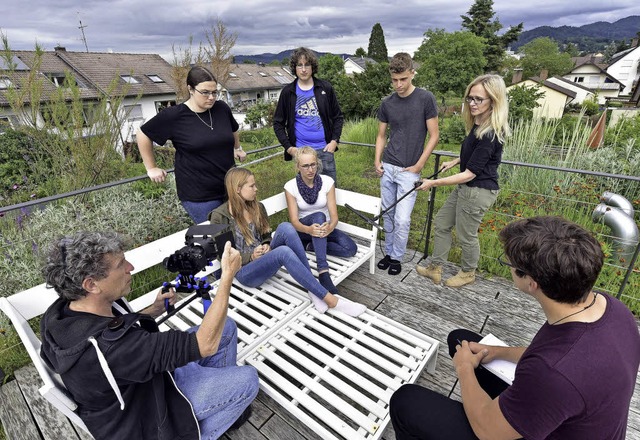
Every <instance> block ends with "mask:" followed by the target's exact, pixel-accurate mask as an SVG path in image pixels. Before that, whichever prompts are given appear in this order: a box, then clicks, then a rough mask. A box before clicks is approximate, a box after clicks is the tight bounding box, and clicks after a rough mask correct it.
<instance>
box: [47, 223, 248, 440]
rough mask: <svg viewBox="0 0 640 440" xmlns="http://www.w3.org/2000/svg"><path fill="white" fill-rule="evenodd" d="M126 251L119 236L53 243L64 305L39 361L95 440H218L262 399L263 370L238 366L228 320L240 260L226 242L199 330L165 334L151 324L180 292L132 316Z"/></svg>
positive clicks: (81, 236)
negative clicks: (57, 376) (60, 384)
mask: <svg viewBox="0 0 640 440" xmlns="http://www.w3.org/2000/svg"><path fill="white" fill-rule="evenodd" d="M124 249H125V240H124V239H123V237H121V236H119V235H118V234H116V233H112V232H106V233H100V232H79V233H77V234H75V235H73V236H70V237H65V238H62V239H60V240H58V241H57V242H56V243H54V244H53V246H52V248H51V251H50V253H49V255H48V258H47V261H46V264H45V266H44V269H43V274H44V277H45V279H46V282H47V285H48V286H49V287H52V288H53V289H55V290H56V292H57V293H58V295H59V296H60V298H59V299H58V300H56V301H55V302H54V303H53V304H52V305H51V307H49V309H48V310H47V312H46V313H45V315H44V317H43V319H42V322H41V337H42V350H41V356H42V358H43V359H44V361H45V362H46V363H47V364H48V365H49V366H50V367H51V368H52V369H53V370H54V371H55V372H56V373H58V374H60V376H61V378H62V381H63V382H64V384H65V386H66V387H67V389H68V390H69V392H70V393H71V395H72V396H73V398H74V400H75V401H76V402H77V404H78V409H77V411H78V415H79V416H80V418H81V419H82V420H83V422H84V423H85V425H86V426H87V428H88V429H89V431H90V432H91V434H92V435H93V436H94V438H96V439H107V438H109V439H111V438H135V439H167V440H168V439H175V438H183V439H191V438H193V439H197V438H203V439H204V438H206V439H215V438H218V437H219V436H220V435H222V433H224V432H225V431H226V430H227V429H228V428H230V427H232V425H234V424H235V425H236V426H239V424H240V423H242V422H243V421H244V420H246V418H247V417H248V414H249V410H248V407H249V405H250V403H251V401H252V400H253V399H254V398H255V396H256V394H257V393H258V376H257V372H256V370H255V369H254V368H253V367H251V366H240V367H239V366H236V354H237V351H236V350H237V349H236V347H237V328H236V324H235V323H234V322H233V321H232V320H231V319H228V318H227V307H228V303H229V292H230V289H231V283H232V281H233V277H234V276H235V273H236V272H237V271H238V269H239V268H240V265H241V260H240V254H239V253H238V251H236V250H235V249H233V248H231V245H230V243H227V244H226V246H225V249H224V253H223V255H222V261H221V264H222V269H223V273H222V277H221V279H220V282H219V285H218V289H217V292H216V295H215V299H214V300H213V302H212V304H211V306H210V307H209V309H208V311H207V312H206V314H205V315H204V318H203V320H202V324H201V325H200V326H199V327H198V328H193V329H191V330H190V331H187V332H183V331H178V330H168V331H166V332H159V331H158V326H157V325H156V322H155V320H154V319H153V318H154V317H157V316H159V315H160V314H162V312H163V311H164V301H165V300H169V302H170V303H174V302H175V294H174V292H173V291H169V292H162V289H161V290H160V291H159V292H158V294H157V296H156V300H155V302H154V303H153V304H152V305H151V306H149V307H148V308H146V309H145V310H143V311H142V312H141V313H134V312H133V310H132V309H131V307H130V306H129V304H128V302H127V301H126V299H125V296H126V295H127V294H128V293H129V291H130V290H131V272H132V271H133V266H132V265H131V263H129V262H128V261H127V260H126V258H125V255H124ZM234 422H235V423H234Z"/></svg>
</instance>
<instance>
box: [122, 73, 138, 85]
mask: <svg viewBox="0 0 640 440" xmlns="http://www.w3.org/2000/svg"><path fill="white" fill-rule="evenodd" d="M120 78H122V80H123V81H124V82H126V83H128V84H138V80H137V79H135V78H134V77H133V76H131V75H120Z"/></svg>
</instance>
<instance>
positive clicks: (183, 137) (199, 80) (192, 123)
mask: <svg viewBox="0 0 640 440" xmlns="http://www.w3.org/2000/svg"><path fill="white" fill-rule="evenodd" d="M187 88H188V90H189V99H188V100H187V101H186V102H184V103H182V104H179V105H176V106H173V107H168V108H166V109H165V110H163V111H162V112H160V113H158V114H157V115H155V116H154V117H153V118H151V119H150V120H149V121H147V122H146V123H145V124H144V125H142V126H141V127H140V128H139V129H138V132H137V136H136V141H137V143H138V148H139V149H140V155H141V156H142V160H143V162H144V166H145V168H146V169H147V175H148V176H149V178H150V179H151V180H152V181H154V182H156V183H159V182H163V181H164V179H165V177H166V175H167V173H166V171H165V170H163V169H162V168H158V167H157V166H156V161H155V156H154V153H153V143H154V142H155V143H156V144H158V145H164V144H165V143H166V142H167V141H168V140H170V141H171V142H172V143H173V147H174V148H175V150H176V156H175V174H176V189H177V191H178V198H179V199H180V203H181V204H182V207H183V208H184V209H185V211H187V214H189V217H191V219H192V220H193V221H194V222H195V223H202V222H203V221H205V220H206V219H207V215H208V214H209V212H210V211H212V210H213V209H215V208H217V207H218V206H220V205H221V204H222V202H224V200H225V191H224V176H225V174H226V173H227V171H228V170H229V169H230V168H232V167H234V166H235V161H234V159H238V160H240V161H243V160H244V159H245V158H246V156H247V154H246V153H245V152H244V151H243V150H242V146H241V145H240V137H239V133H238V128H239V125H238V123H237V122H236V120H235V119H234V117H233V114H232V113H231V109H230V108H229V106H228V105H227V104H226V103H225V102H223V101H217V97H218V82H217V81H216V78H215V77H214V76H213V74H212V73H211V72H210V71H209V70H208V69H207V68H205V67H201V66H196V67H193V68H191V70H189V73H188V75H187Z"/></svg>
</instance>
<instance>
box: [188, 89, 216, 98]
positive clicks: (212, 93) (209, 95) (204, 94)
mask: <svg viewBox="0 0 640 440" xmlns="http://www.w3.org/2000/svg"><path fill="white" fill-rule="evenodd" d="M193 90H195V91H196V92H198V93H200V94H201V95H202V96H206V97H207V98H211V97H212V96H213V97H214V98H216V97H217V96H218V92H217V91H214V92H210V91H208V90H205V91H204V92H203V91H202V90H198V89H196V88H195V87H194V88H193Z"/></svg>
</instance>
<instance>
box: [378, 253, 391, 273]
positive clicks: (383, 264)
mask: <svg viewBox="0 0 640 440" xmlns="http://www.w3.org/2000/svg"><path fill="white" fill-rule="evenodd" d="M390 264H391V257H390V256H388V255H385V256H384V258H383V259H382V260H380V261H378V269H381V270H387V269H389V265H390Z"/></svg>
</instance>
